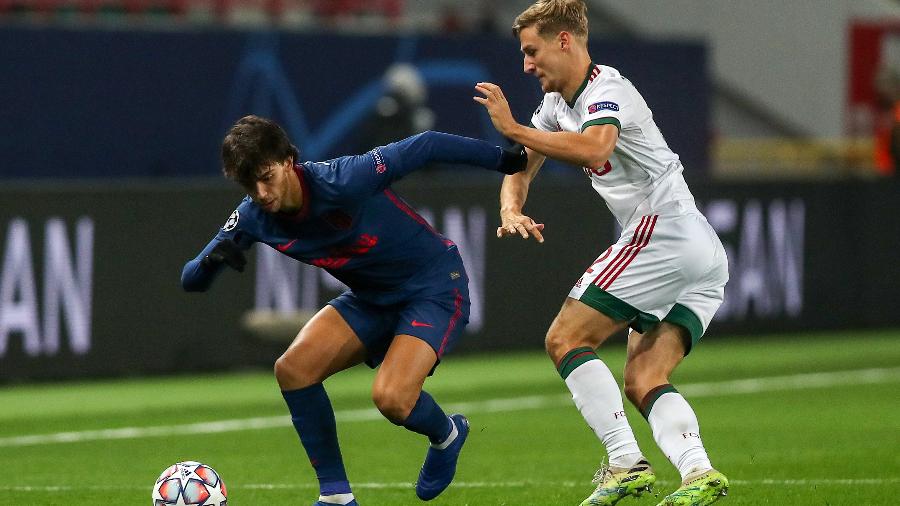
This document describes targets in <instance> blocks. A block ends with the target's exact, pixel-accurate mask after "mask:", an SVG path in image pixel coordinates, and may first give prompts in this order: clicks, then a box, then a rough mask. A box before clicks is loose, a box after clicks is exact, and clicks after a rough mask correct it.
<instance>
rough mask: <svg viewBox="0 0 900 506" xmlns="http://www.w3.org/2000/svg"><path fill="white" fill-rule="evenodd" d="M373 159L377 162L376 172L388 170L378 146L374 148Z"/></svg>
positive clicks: (380, 172) (382, 172)
mask: <svg viewBox="0 0 900 506" xmlns="http://www.w3.org/2000/svg"><path fill="white" fill-rule="evenodd" d="M372 159H373V160H374V162H375V172H377V173H378V174H384V171H386V170H387V165H385V163H384V156H383V155H382V154H381V151H379V150H378V149H377V148H376V149H373V150H372Z"/></svg>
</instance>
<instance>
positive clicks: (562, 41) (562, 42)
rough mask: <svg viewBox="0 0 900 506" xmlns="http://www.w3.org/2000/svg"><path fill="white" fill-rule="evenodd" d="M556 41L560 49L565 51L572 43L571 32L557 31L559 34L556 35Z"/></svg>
mask: <svg viewBox="0 0 900 506" xmlns="http://www.w3.org/2000/svg"><path fill="white" fill-rule="evenodd" d="M556 43H557V44H559V48H560V49H562V50H564V51H565V50H566V49H567V48H568V47H569V46H570V45H571V44H572V34H571V33H569V32H559V35H557V36H556Z"/></svg>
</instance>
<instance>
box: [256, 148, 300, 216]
mask: <svg viewBox="0 0 900 506" xmlns="http://www.w3.org/2000/svg"><path fill="white" fill-rule="evenodd" d="M292 171H293V161H292V160H290V159H288V160H285V161H283V162H275V163H272V164H271V165H269V166H266V167H262V168H260V169H259V171H257V173H256V182H255V183H254V184H251V185H246V186H245V187H244V188H245V189H246V190H247V193H248V194H249V195H250V197H251V198H252V199H253V201H254V202H256V203H257V204H259V206H260V207H262V208H263V210H264V211H266V212H268V213H277V212H278V211H281V210H284V208H285V205H286V204H287V203H288V201H289V199H290V197H291V196H290V195H289V192H290V189H291V185H290V180H289V177H290V174H291V173H292Z"/></svg>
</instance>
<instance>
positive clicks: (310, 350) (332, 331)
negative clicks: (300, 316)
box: [275, 306, 366, 504]
mask: <svg viewBox="0 0 900 506" xmlns="http://www.w3.org/2000/svg"><path fill="white" fill-rule="evenodd" d="M365 352H366V350H365V347H364V346H363V345H362V342H360V340H359V339H358V338H357V337H356V334H355V333H354V332H353V330H352V329H351V328H350V326H349V325H348V324H347V322H346V321H345V320H344V319H343V318H342V317H341V316H340V314H338V312H337V311H336V310H335V309H334V308H333V307H331V306H326V307H325V308H323V309H322V310H320V311H319V312H318V313H317V314H316V316H314V317H313V318H312V319H311V320H310V321H309V322H308V323H307V324H306V325H305V326H304V327H303V329H302V330H301V331H300V333H299V334H298V335H297V337H296V339H294V342H293V343H291V345H290V346H289V347H288V349H287V350H286V351H285V352H284V354H283V355H282V356H281V357H280V358H279V359H278V360H277V361H276V362H275V377H276V379H277V380H278V384H279V386H281V389H282V395H283V396H284V400H285V402H286V403H287V405H288V409H289V410H290V412H291V421H292V422H293V424H294V428H295V429H296V431H297V435H299V436H300V441H301V443H302V444H303V448H304V449H305V450H306V454H307V456H308V457H309V461H310V464H311V465H312V466H313V469H315V471H316V477H317V478H318V480H319V494H320V496H319V502H321V503H323V504H347V503H349V502H350V501H352V500H353V494H352V492H351V490H350V484H349V482H348V480H347V473H346V471H345V470H344V462H343V459H342V457H341V450H340V446H339V444H338V437H337V427H336V423H335V419H334V410H333V408H332V406H331V401H330V400H329V399H328V394H327V393H326V392H325V387H324V386H323V385H322V381H323V380H324V379H325V378H327V377H329V376H331V375H332V374H334V373H336V372H338V371H341V370H343V369H346V368H348V367H352V366H354V365H356V364H359V363H361V362H362V361H363V360H364V359H365Z"/></svg>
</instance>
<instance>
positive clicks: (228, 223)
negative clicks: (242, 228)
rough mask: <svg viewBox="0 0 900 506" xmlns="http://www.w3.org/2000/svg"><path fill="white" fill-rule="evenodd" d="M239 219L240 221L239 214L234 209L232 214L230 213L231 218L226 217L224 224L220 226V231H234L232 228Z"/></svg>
mask: <svg viewBox="0 0 900 506" xmlns="http://www.w3.org/2000/svg"><path fill="white" fill-rule="evenodd" d="M240 219H241V213H239V212H238V210H237V209H235V210H234V212H233V213H231V216H229V217H228V220H226V221H225V224H224V225H222V230H224V231H226V232H229V231H231V230H234V227H236V226H237V224H238V221H240Z"/></svg>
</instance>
